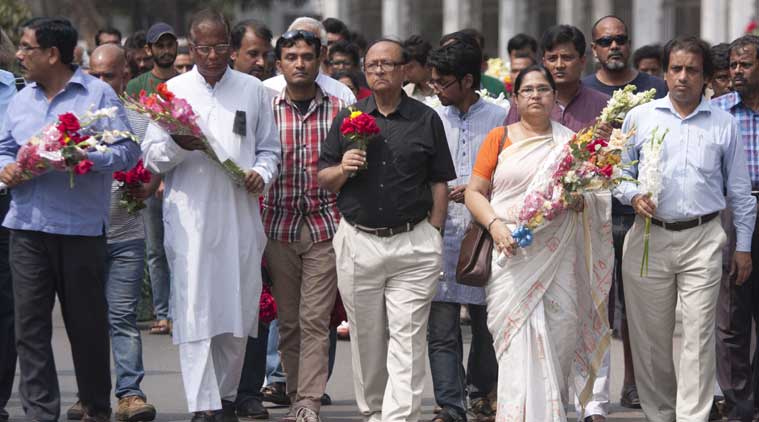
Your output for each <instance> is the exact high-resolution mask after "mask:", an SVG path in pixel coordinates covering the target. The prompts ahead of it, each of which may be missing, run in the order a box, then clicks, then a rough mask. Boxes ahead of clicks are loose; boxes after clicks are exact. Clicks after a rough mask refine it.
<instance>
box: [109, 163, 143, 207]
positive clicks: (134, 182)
mask: <svg viewBox="0 0 759 422" xmlns="http://www.w3.org/2000/svg"><path fill="white" fill-rule="evenodd" d="M113 178H114V179H115V180H116V181H118V182H120V186H119V191H120V192H121V199H120V200H119V206H121V207H123V208H126V210H127V212H129V214H134V213H136V212H137V211H139V210H141V209H143V208H145V202H144V201H143V200H142V199H138V198H136V197H135V196H134V195H133V194H132V191H133V189H136V188H139V187H140V185H141V184H143V183H150V179H151V178H152V174H151V173H150V171H149V170H148V169H146V168H145V167H144V166H143V165H142V160H140V161H138V162H137V165H136V166H134V168H132V169H131V170H129V171H117V172H115V173H113Z"/></svg>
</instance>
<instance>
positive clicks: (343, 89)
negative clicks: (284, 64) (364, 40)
mask: <svg viewBox="0 0 759 422" xmlns="http://www.w3.org/2000/svg"><path fill="white" fill-rule="evenodd" d="M316 83H317V84H319V86H320V87H322V89H323V90H324V92H326V93H327V94H329V95H332V96H334V97H337V98H339V99H340V100H342V101H343V102H344V103H345V104H353V103H355V102H356V96H355V95H353V92H352V91H351V89H350V88H348V86H347V85H345V84H344V83H342V82H340V81H338V80H337V79H334V78H332V77H330V76H328V75H325V74H324V73H322V72H321V71H320V72H319V74H318V75H316ZM264 86H265V87H267V88H269V89H270V90H271V91H273V92H274V93H276V94H279V93H280V92H282V90H283V89H285V87H286V86H287V81H286V80H285V77H284V75H277V76H274V77H272V78H269V79H267V80H265V81H264Z"/></svg>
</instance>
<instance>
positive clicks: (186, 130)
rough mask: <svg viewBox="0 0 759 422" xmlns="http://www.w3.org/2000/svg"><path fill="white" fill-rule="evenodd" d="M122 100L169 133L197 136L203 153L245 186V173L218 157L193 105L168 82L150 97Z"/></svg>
mask: <svg viewBox="0 0 759 422" xmlns="http://www.w3.org/2000/svg"><path fill="white" fill-rule="evenodd" d="M123 100H124V105H125V106H126V107H127V108H129V109H131V110H134V111H136V112H138V113H142V114H145V115H146V116H147V117H148V118H150V120H152V121H153V122H154V123H155V124H157V125H158V126H160V127H161V128H162V129H163V130H165V131H166V132H168V133H169V134H171V135H189V136H194V137H196V138H198V139H200V140H201V141H203V143H204V144H205V148H204V149H203V150H202V151H203V153H205V154H206V155H207V156H208V158H209V159H210V160H211V161H213V162H214V163H216V164H217V165H219V166H220V167H221V168H222V170H224V172H225V173H226V174H227V175H228V176H229V177H230V178H231V179H232V181H233V182H234V183H235V184H237V185H238V186H242V185H243V184H244V183H245V172H244V171H243V170H242V169H241V168H240V166H239V165H237V164H236V163H235V162H234V161H232V160H231V159H228V158H224V157H220V156H219V150H218V149H214V146H213V145H212V142H211V140H210V139H208V138H207V137H206V136H205V135H204V134H203V131H202V130H201V129H200V126H198V123H197V119H198V115H197V114H195V111H193V109H192V106H190V104H189V103H188V102H187V101H186V100H184V99H182V98H179V97H177V96H176V95H174V93H173V92H171V91H170V90H169V88H168V87H167V86H166V84H165V83H160V84H158V85H157V86H156V92H155V93H153V94H150V95H147V94H146V93H145V91H144V90H143V91H141V92H140V96H139V97H138V98H132V97H129V96H125V97H123Z"/></svg>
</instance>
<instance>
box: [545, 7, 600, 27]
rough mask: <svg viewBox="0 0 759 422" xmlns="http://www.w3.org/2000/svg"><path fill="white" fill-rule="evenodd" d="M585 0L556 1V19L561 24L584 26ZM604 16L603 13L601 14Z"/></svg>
mask: <svg viewBox="0 0 759 422" xmlns="http://www.w3.org/2000/svg"><path fill="white" fill-rule="evenodd" d="M583 3H584V1H583V0H558V1H557V2H556V9H557V10H556V18H557V19H556V20H557V21H558V22H557V23H558V24H561V25H573V26H576V27H578V28H583V26H584V25H583V23H584V21H585V19H584V17H583V16H582V15H583V11H584V10H585V7H584V4H583ZM601 16H603V15H601Z"/></svg>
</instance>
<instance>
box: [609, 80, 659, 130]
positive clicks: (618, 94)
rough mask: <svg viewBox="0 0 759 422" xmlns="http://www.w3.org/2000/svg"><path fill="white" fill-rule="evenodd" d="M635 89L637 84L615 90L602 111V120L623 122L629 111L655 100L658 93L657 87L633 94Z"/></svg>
mask: <svg viewBox="0 0 759 422" xmlns="http://www.w3.org/2000/svg"><path fill="white" fill-rule="evenodd" d="M635 89H636V87H635V85H627V86H625V87H624V88H623V89H618V90H616V91H614V94H613V95H612V97H611V99H610V100H609V102H608V103H607V104H606V107H604V109H603V110H602V111H601V117H600V120H601V122H604V123H613V122H621V121H622V120H624V119H625V116H626V115H627V112H629V111H630V110H632V109H633V108H635V107H637V106H639V105H641V104H645V103H647V102H649V101H651V100H653V99H654V96H655V95H656V89H655V88H651V89H649V90H648V91H643V92H639V93H637V94H633V91H635Z"/></svg>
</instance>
